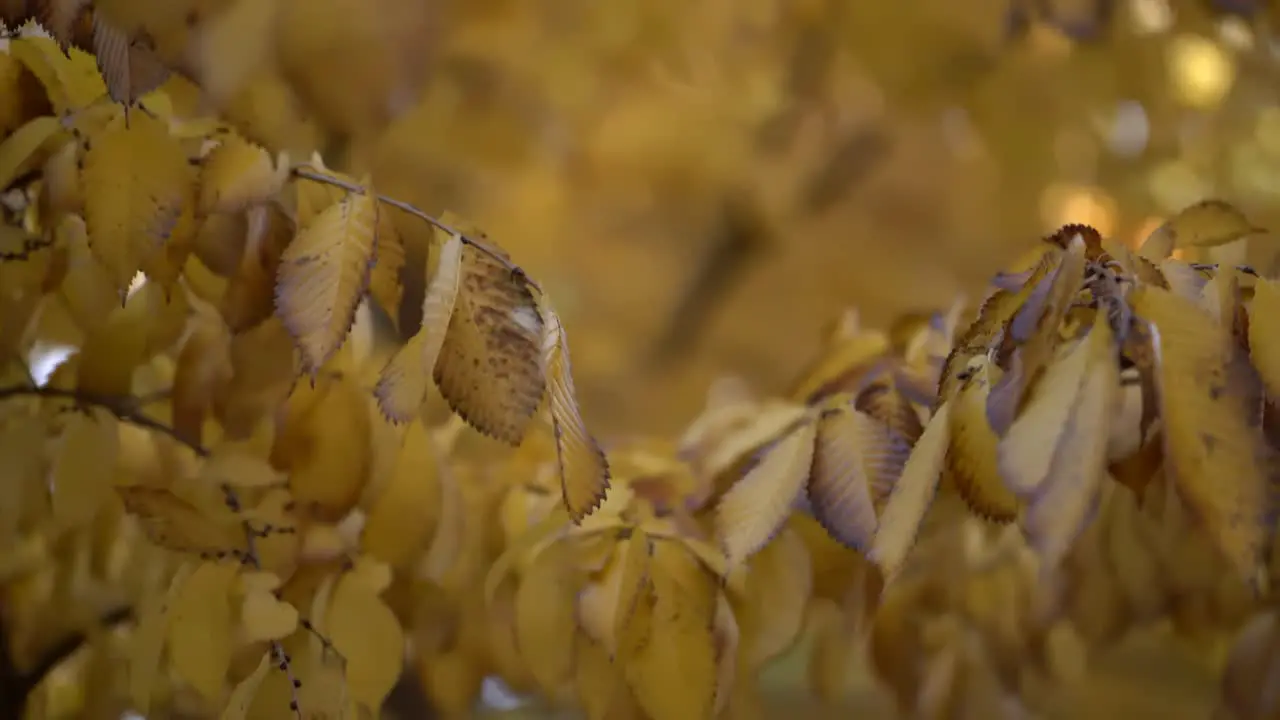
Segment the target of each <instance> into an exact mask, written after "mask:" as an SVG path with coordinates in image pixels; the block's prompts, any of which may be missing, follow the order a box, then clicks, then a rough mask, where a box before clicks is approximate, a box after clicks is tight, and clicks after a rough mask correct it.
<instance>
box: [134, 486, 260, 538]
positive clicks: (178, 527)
mask: <svg viewBox="0 0 1280 720" xmlns="http://www.w3.org/2000/svg"><path fill="white" fill-rule="evenodd" d="M116 492H117V493H118V494H119V495H120V499H121V500H122V501H123V502H124V506H125V509H126V510H128V511H129V513H130V514H132V515H133V516H134V517H136V518H137V519H138V521H139V523H140V524H141V525H142V529H143V532H145V533H146V535H147V537H149V538H150V539H151V541H152V542H154V543H156V544H157V545H161V546H163V547H167V548H169V549H171V550H177V551H180V552H192V553H200V554H209V555H217V554H234V553H243V552H245V551H246V548H245V547H244V545H245V541H244V535H243V530H242V528H241V525H240V523H239V522H236V521H235V520H234V519H230V518H219V517H209V514H208V513H206V512H203V511H202V510H201V509H200V508H197V507H196V506H195V505H193V504H192V503H190V502H188V501H186V500H184V499H183V498H181V497H178V496H177V495H175V494H174V493H173V492H171V491H169V490H166V489H163V488H153V487H147V486H144V485H127V486H118V487H116Z"/></svg>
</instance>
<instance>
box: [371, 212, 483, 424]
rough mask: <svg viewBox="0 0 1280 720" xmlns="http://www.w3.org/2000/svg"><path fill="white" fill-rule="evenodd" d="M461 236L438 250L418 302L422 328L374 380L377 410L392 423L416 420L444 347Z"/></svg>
mask: <svg viewBox="0 0 1280 720" xmlns="http://www.w3.org/2000/svg"><path fill="white" fill-rule="evenodd" d="M463 247H464V246H463V243H462V237H461V236H458V235H453V236H451V237H450V238H449V239H448V240H446V241H445V242H444V244H443V245H442V246H441V247H440V257H439V259H438V260H437V262H436V271H435V274H434V275H432V277H431V284H430V285H428V286H427V292H426V294H425V296H424V297H423V300H422V327H421V328H419V329H418V332H416V333H414V335H413V337H412V338H410V339H409V342H407V343H405V345H404V346H403V347H401V348H400V349H399V350H397V351H396V353H395V355H393V356H392V357H391V360H390V361H388V363H387V366H386V367H385V368H384V369H383V371H382V375H381V377H379V379H378V384H377V387H375V388H374V394H375V395H376V396H377V398H378V407H379V408H381V409H382V412H383V414H384V415H386V416H387V418H388V419H390V420H392V421H394V422H408V421H410V420H412V419H413V418H414V417H417V415H418V412H419V410H420V409H421V407H422V403H423V402H424V401H425V400H426V397H427V388H428V385H429V384H430V381H431V376H432V373H433V372H434V371H435V367H436V362H437V360H438V359H439V357H440V349H441V348H442V347H443V346H444V342H445V335H446V332H447V331H448V329H449V325H450V320H452V318H453V311H454V308H455V307H456V303H457V299H458V289H459V282H460V280H461V277H462V251H463Z"/></svg>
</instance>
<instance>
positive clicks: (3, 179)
mask: <svg viewBox="0 0 1280 720" xmlns="http://www.w3.org/2000/svg"><path fill="white" fill-rule="evenodd" d="M61 131H62V126H61V125H59V124H58V119H57V118H55V117H50V116H48V115H45V116H42V117H38V118H35V119H32V120H28V121H27V122H26V124H24V125H23V126H22V127H20V128H18V129H17V130H15V131H14V132H13V133H12V134H10V135H8V136H6V137H5V138H4V140H3V141H0V188H7V187H9V186H10V185H12V184H13V181H14V180H16V179H17V178H18V177H20V176H21V175H22V174H23V173H24V172H26V171H27V169H28V168H29V166H30V165H32V164H35V163H38V162H39V161H40V160H42V159H43V158H41V157H40V155H39V154H38V153H39V151H40V149H41V148H42V147H43V146H45V145H46V144H47V143H50V141H52V140H53V139H54V138H55V137H57V136H58V134H59V133H60V132H61Z"/></svg>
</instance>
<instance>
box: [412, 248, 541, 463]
mask: <svg viewBox="0 0 1280 720" xmlns="http://www.w3.org/2000/svg"><path fill="white" fill-rule="evenodd" d="M461 272H462V274H461V278H460V279H459V290H458V296H457V300H456V303H455V307H454V311H453V316H452V318H451V319H450V321H449V329H448V331H447V332H446V333H445V337H444V345H443V346H442V347H441V350H440V357H439V358H438V359H437V360H436V365H435V380H436V385H437V386H439V388H440V394H441V395H443V396H444V398H445V400H447V401H448V402H449V407H451V408H453V411H454V412H456V413H457V414H458V415H460V416H461V417H462V418H463V419H465V420H466V421H467V423H468V424H470V425H471V426H472V427H474V428H476V429H477V430H479V431H480V432H483V433H485V434H486V435H489V436H491V437H493V438H496V439H498V440H501V441H503V442H505V443H507V444H509V445H516V444H518V443H519V442H520V438H521V437H523V436H524V431H525V428H526V427H527V426H528V424H529V421H530V420H531V419H532V417H533V412H534V410H536V409H537V407H538V403H540V402H541V401H542V396H543V394H544V392H545V390H546V387H547V381H546V379H545V378H544V376H543V366H542V356H541V355H540V354H539V351H540V349H541V348H542V344H544V342H543V341H544V339H545V338H546V337H547V332H546V331H545V329H544V318H543V317H542V316H541V315H539V313H538V307H537V305H536V303H535V302H534V298H533V294H532V291H531V289H530V287H529V284H528V282H527V281H526V280H525V278H524V276H523V275H522V274H519V273H516V272H513V271H512V270H511V268H510V266H509V265H507V264H505V263H504V262H502V261H500V260H498V259H496V258H494V257H492V256H490V255H488V254H486V253H484V252H481V251H480V250H477V249H476V248H474V247H471V246H470V245H468V246H466V247H464V248H463V250H462V271H461Z"/></svg>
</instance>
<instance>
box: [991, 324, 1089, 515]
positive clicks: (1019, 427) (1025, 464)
mask: <svg viewBox="0 0 1280 720" xmlns="http://www.w3.org/2000/svg"><path fill="white" fill-rule="evenodd" d="M1088 370H1089V343H1088V342H1087V341H1085V340H1081V341H1079V342H1077V343H1076V344H1075V345H1074V346H1072V347H1069V348H1067V349H1066V350H1065V351H1060V352H1059V357H1058V358H1057V360H1055V361H1054V362H1052V363H1051V364H1050V365H1049V367H1048V368H1047V369H1046V370H1045V372H1044V374H1043V375H1042V376H1041V378H1040V381H1039V382H1038V383H1037V384H1036V387H1035V390H1033V392H1032V395H1031V398H1030V399H1029V400H1028V401H1027V403H1026V405H1025V406H1024V407H1023V408H1022V411H1021V412H1020V413H1019V414H1018V417H1017V418H1016V419H1015V420H1014V421H1013V424H1012V425H1010V426H1009V431H1008V432H1007V433H1005V435H1004V437H1003V438H1001V439H1000V446H999V454H1000V475H1001V477H1002V478H1003V479H1004V482H1005V485H1006V487H1008V488H1009V489H1010V490H1012V491H1013V492H1014V493H1015V494H1017V495H1020V496H1024V497H1025V496H1027V495H1031V494H1034V493H1035V492H1036V491H1037V489H1038V488H1039V487H1040V486H1041V485H1042V484H1043V483H1044V482H1045V479H1046V478H1048V477H1049V471H1050V467H1051V466H1052V464H1053V457H1054V450H1053V449H1054V448H1056V447H1058V441H1059V438H1060V436H1061V434H1062V432H1063V431H1064V430H1065V428H1066V427H1067V424H1068V421H1069V419H1070V417H1071V412H1072V410H1073V409H1074V408H1075V404H1076V397H1077V395H1078V394H1079V393H1080V388H1081V386H1082V385H1083V384H1084V381H1085V374H1086V373H1087V372H1088Z"/></svg>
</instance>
